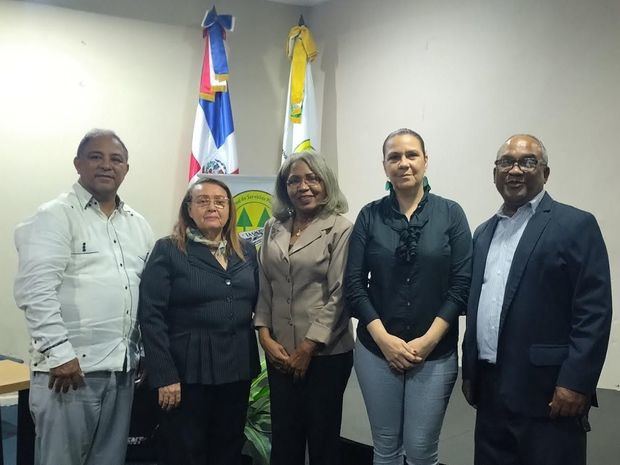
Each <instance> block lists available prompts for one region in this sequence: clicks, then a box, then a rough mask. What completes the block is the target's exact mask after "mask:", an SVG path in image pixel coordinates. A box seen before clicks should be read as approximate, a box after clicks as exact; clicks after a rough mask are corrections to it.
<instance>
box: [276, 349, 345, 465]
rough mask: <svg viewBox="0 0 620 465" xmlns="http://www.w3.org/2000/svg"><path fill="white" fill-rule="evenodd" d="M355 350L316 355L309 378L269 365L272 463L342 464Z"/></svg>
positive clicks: (311, 364) (293, 464)
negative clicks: (342, 436)
mask: <svg viewBox="0 0 620 465" xmlns="http://www.w3.org/2000/svg"><path fill="white" fill-rule="evenodd" d="M352 366H353V352H352V351H351V352H347V353H344V354H338V355H325V356H317V357H313V358H312V361H311V362H310V366H309V367H308V371H307V372H306V376H305V378H304V379H302V380H299V381H294V380H293V377H292V376H291V375H288V374H283V373H281V372H279V371H277V370H276V369H275V368H274V367H273V366H272V365H271V364H269V363H268V364H267V369H268V372H269V387H270V391H271V428H272V446H271V465H303V464H304V461H305V453H306V442H307V443H308V456H309V459H310V465H338V464H340V425H341V422H342V397H343V395H344V389H345V387H346V386H347V381H348V379H349V375H350V374H351V368H352Z"/></svg>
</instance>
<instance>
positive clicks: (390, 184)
mask: <svg viewBox="0 0 620 465" xmlns="http://www.w3.org/2000/svg"><path fill="white" fill-rule="evenodd" d="M385 190H386V191H390V190H392V183H391V182H390V180H389V179H388V180H387V181H385Z"/></svg>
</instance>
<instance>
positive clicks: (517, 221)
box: [476, 190, 545, 363]
mask: <svg viewBox="0 0 620 465" xmlns="http://www.w3.org/2000/svg"><path fill="white" fill-rule="evenodd" d="M544 195H545V191H544V190H542V191H541V192H540V193H539V194H538V195H537V196H536V197H534V198H533V199H532V200H530V201H529V202H528V203H526V204H525V205H522V206H521V207H520V208H519V209H518V210H517V211H516V212H515V213H514V215H512V216H506V215H505V214H504V213H503V209H504V207H503V205H502V207H501V208H500V209H499V211H498V212H497V216H498V217H499V221H498V222H497V227H496V228H495V232H494V233H493V239H492V240H491V245H490V246H489V253H488V255H487V261H486V265H485V268H484V280H483V281H482V290H481V291H480V301H479V303H478V320H477V327H476V331H477V340H478V358H479V359H480V360H486V361H487V362H490V363H496V361H497V341H498V338H499V322H500V317H501V314H502V306H503V304H504V294H505V292H506V283H507V281H508V274H509V273H510V267H511V266H512V259H513V257H514V254H515V251H516V250H517V246H518V245H519V241H520V240H521V236H523V231H525V227H526V226H527V224H528V223H529V221H530V219H531V218H532V216H534V213H536V207H538V204H539V203H540V201H541V200H542V198H543V196H544Z"/></svg>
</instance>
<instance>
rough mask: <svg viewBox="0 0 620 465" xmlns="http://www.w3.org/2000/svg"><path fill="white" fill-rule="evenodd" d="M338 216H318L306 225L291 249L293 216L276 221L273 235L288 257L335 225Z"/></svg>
mask: <svg viewBox="0 0 620 465" xmlns="http://www.w3.org/2000/svg"><path fill="white" fill-rule="evenodd" d="M337 217H338V215H336V214H328V215H319V216H317V217H316V218H315V219H314V220H313V221H312V222H311V223H310V224H309V225H308V226H307V227H306V229H304V230H303V232H302V233H301V236H299V237H298V238H297V241H295V244H293V246H292V247H291V248H290V250H289V243H290V241H291V226H292V224H293V218H289V219H288V220H286V221H285V222H283V223H281V222H279V221H276V222H275V224H274V226H273V229H272V231H271V237H272V238H273V240H274V242H275V243H276V244H277V245H278V247H279V248H280V250H281V251H282V253H283V254H284V256H285V257H286V256H288V255H292V254H294V253H296V252H298V251H300V250H301V249H303V248H304V247H306V246H308V245H310V244H311V243H312V242H314V241H316V240H317V239H319V238H320V237H322V236H324V235H325V234H326V231H328V230H330V229H331V228H333V227H334V224H335V223H336V218H337Z"/></svg>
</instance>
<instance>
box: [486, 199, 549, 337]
mask: <svg viewBox="0 0 620 465" xmlns="http://www.w3.org/2000/svg"><path fill="white" fill-rule="evenodd" d="M552 207H553V199H552V198H551V196H550V195H549V194H547V193H545V195H544V196H543V198H542V200H541V201H540V204H539V205H538V208H536V213H534V216H532V218H530V221H529V222H528V223H527V226H526V227H525V231H523V235H522V236H521V239H520V240H519V245H517V250H515V254H514V256H513V257H512V264H511V265H510V272H509V273H508V279H507V281H506V290H505V292H504V303H503V304H502V313H501V317H500V321H499V330H500V331H501V330H502V326H503V323H504V320H505V319H506V312H507V310H508V308H510V304H512V300H513V298H514V296H515V293H516V292H517V289H518V287H519V283H520V282H521V278H522V277H523V272H524V271H525V266H526V265H527V262H528V261H529V259H530V256H531V255H532V252H533V251H534V248H535V247H536V244H537V243H538V241H539V239H540V236H542V233H543V231H544V230H545V228H546V227H547V224H549V220H550V219H551V214H550V213H551V209H552ZM487 251H488V249H487Z"/></svg>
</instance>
